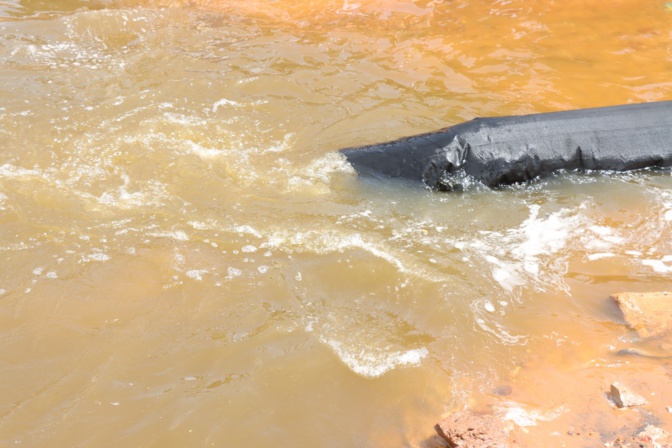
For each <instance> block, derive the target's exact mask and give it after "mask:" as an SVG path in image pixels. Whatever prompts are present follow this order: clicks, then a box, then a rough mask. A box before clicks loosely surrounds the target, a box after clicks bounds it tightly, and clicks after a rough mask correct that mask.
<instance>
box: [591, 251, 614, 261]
mask: <svg viewBox="0 0 672 448" xmlns="http://www.w3.org/2000/svg"><path fill="white" fill-rule="evenodd" d="M615 256H616V254H614V253H611V252H602V253H596V254H589V255H588V260H590V261H595V260H601V259H603V258H611V257H615Z"/></svg>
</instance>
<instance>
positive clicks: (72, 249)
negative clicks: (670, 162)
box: [0, 0, 672, 447]
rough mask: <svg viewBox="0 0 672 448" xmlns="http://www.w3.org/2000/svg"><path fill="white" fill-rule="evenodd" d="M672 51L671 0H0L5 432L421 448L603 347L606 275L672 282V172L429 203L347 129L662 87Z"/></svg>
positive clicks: (24, 441) (57, 441)
mask: <svg viewBox="0 0 672 448" xmlns="http://www.w3.org/2000/svg"><path fill="white" fill-rule="evenodd" d="M671 42H672V7H670V5H667V4H666V3H665V2H664V1H663V0H654V1H649V2H642V1H640V0H611V1H603V0H589V1H584V0H582V1H578V0H568V1H528V0H496V1H491V0H489V1H485V0H471V1H467V0H454V1H448V0H445V1H440V0H433V1H428V0H417V1H411V0H338V1H336V0H284V1H283V0H279V1H271V0H246V1H244V2H243V1H234V0H228V1H227V0H221V1H197V2H190V1H186V0H185V1H183V2H181V1H165V2H161V1H157V2H146V1H139V0H138V1H136V0H124V1H119V2H118V1H114V0H90V1H86V0H67V1H56V0H41V1H37V0H6V1H3V2H0V254H1V256H0V445H2V446H15V445H16V446H30V447H77V446H81V447H108V446H109V447H112V446H115V447H118V446H126V447H140V446H143V447H185V446H203V447H205V446H220V447H270V446H279V447H318V446H320V447H349V446H351V447H364V446H369V447H383V446H385V447H390V446H409V447H422V446H433V444H436V443H438V442H436V440H433V439H432V434H433V429H432V426H433V425H434V423H435V422H436V421H437V420H438V419H439V418H440V417H441V416H443V415H445V414H446V413H448V412H450V411H452V410H456V409H463V408H465V407H471V408H478V407H479V406H480V405H479V403H480V402H479V400H482V398H483V397H489V399H490V400H498V399H500V398H499V397H501V400H511V399H512V397H515V396H516V391H517V390H518V389H517V388H518V387H524V384H519V383H515V381H514V380H515V378H516V376H519V377H520V378H527V379H526V380H525V381H523V382H522V383H525V382H527V383H534V382H535V381H543V375H542V377H540V375H536V376H535V375H529V374H526V373H525V369H526V366H533V365H535V364H537V365H542V366H543V370H542V371H543V372H546V373H545V375H548V376H553V377H554V378H556V379H557V378H560V381H566V380H567V378H568V377H567V376H563V373H562V372H570V371H572V370H577V369H581V368H582V366H585V365H591V366H594V365H595V363H596V362H599V361H600V360H603V361H604V362H605V363H606V362H611V361H610V360H611V358H610V357H609V356H610V355H609V353H610V351H613V350H616V349H618V348H623V347H625V346H629V345H632V344H634V345H636V344H637V343H638V342H637V340H636V338H635V336H634V334H633V333H632V332H631V331H630V330H628V329H627V327H626V326H625V325H624V322H623V318H622V316H621V315H620V314H619V312H618V310H617V309H616V307H615V306H614V305H613V304H612V303H611V302H610V301H609V299H608V296H609V294H610V293H613V292H619V291H623V290H632V291H647V290H662V289H671V288H672V281H671V280H672V277H671V274H672V177H671V176H670V175H669V174H668V173H652V172H643V173H634V174H621V175H614V174H606V175H583V176H579V175H571V174H568V175H559V176H553V177H550V178H547V179H543V180H541V181H539V182H534V183H533V184H531V185H528V186H522V187H513V188H506V189H502V190H486V189H479V188H475V189H474V190H472V191H467V192H465V193H462V194H441V193H435V192H430V191H426V190H424V189H422V188H417V186H412V185H406V184H398V183H394V182H389V183H388V182H383V181H373V180H366V179H358V178H357V177H356V175H355V174H354V173H353V172H352V170H351V169H350V168H349V167H348V166H347V164H346V163H345V162H344V160H343V159H342V158H341V157H340V156H339V155H338V153H337V150H338V149H339V148H343V147H347V146H355V145H361V144H367V143H373V142H377V141H383V140H388V139H392V138H396V137H400V136H404V135H409V134H414V133H419V132H424V131H430V130H434V129H437V128H441V127H445V126H449V125H452V124H456V123H458V122H461V121H464V120H468V119H471V118H474V117H477V116H493V115H507V114H522V113H533V112H546V111H552V110H562V109H573V108H579V107H591V106H604V105H612V104H619V103H628V102H644V101H655V100H665V99H667V100H670V99H672V77H671V76H670V75H671V74H672V43H671ZM660 362H663V361H660ZM627 368H628V367H627V366H621V367H618V366H616V367H614V368H613V369H612V370H614V371H616V370H618V369H621V370H620V372H622V373H625V374H627V373H628V371H627ZM521 369H522V372H523V373H520V372H521ZM526 375H527V376H526ZM586 375H587V376H591V375H592V374H586ZM592 378H595V375H592ZM603 380H604V381H606V383H605V384H607V385H608V381H609V380H610V378H607V377H605V378H603ZM511 384H513V386H511ZM511 387H513V395H511V394H510V388H511ZM535 387H536V389H535V390H536V391H537V392H535V394H536V395H529V396H528V401H527V402H526V403H518V404H519V405H520V406H521V408H525V406H528V407H530V406H540V405H543V404H544V403H545V402H544V400H543V397H541V396H540V395H543V394H544V391H545V393H548V394H549V396H553V393H554V392H553V390H554V389H553V387H548V388H544V387H541V386H539V384H535ZM539 390H541V391H542V392H541V393H539V392H538V391H539ZM479 397H481V398H479ZM560 398H561V397H560V396H557V394H556V396H554V397H553V398H552V399H551V400H550V401H548V402H546V404H547V405H548V404H549V403H551V404H552V406H550V408H548V409H546V410H545V412H547V417H548V418H549V419H552V418H553V416H554V415H560V414H562V413H565V412H567V411H572V410H573V409H572V406H573V404H572V403H571V402H568V401H565V402H563V401H562V400H561V399H560ZM509 404H510V401H509ZM670 404H672V403H670ZM547 407H548V406H547ZM549 413H550V414H549ZM549 415H550V417H549Z"/></svg>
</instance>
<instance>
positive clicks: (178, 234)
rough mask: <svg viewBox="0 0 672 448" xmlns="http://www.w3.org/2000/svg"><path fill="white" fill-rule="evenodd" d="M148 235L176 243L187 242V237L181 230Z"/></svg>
mask: <svg viewBox="0 0 672 448" xmlns="http://www.w3.org/2000/svg"><path fill="white" fill-rule="evenodd" d="M149 235H150V236H154V237H157V238H172V239H174V240H177V241H189V235H187V234H186V233H185V232H183V231H182V230H173V231H164V232H151V233H150V234H149Z"/></svg>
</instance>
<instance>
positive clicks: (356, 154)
mask: <svg viewBox="0 0 672 448" xmlns="http://www.w3.org/2000/svg"><path fill="white" fill-rule="evenodd" d="M341 152H342V153H343V154H344V155H345V157H346V158H347V159H348V161H349V162H350V163H351V164H352V165H353V166H354V168H355V170H356V171H357V172H358V173H359V174H362V175H367V174H369V175H370V174H373V175H384V176H388V177H400V178H406V179H411V180H418V181H423V182H424V183H425V185H427V186H428V187H430V188H433V189H437V190H444V191H448V190H457V189H462V188H464V187H465V186H466V185H467V184H468V183H469V182H474V181H475V182H480V183H482V184H484V185H487V186H489V187H497V186H500V185H509V184H514V183H518V182H526V181H528V180H531V179H534V178H536V177H538V176H541V175H544V174H550V173H553V172H555V171H558V170H579V171H581V170H610V171H628V170H636V169H641V168H648V167H665V168H669V167H672V101H661V102H654V103H644V104H629V105H624V106H612V107H600V108H594V109H580V110H572V111H566V112H552V113H545V114H534V115H522V116H510V117H493V118H476V119H474V120H471V121H467V122H465V123H461V124H458V125H455V126H451V127H449V128H445V129H442V130H439V131H435V132H430V133H427V134H421V135H416V136H412V137H406V138H402V139H399V140H395V141H391V142H387V143H381V144H376V145H369V146H362V147H357V148H348V149H343V150H341Z"/></svg>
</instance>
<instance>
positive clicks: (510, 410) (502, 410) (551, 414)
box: [495, 402, 569, 427]
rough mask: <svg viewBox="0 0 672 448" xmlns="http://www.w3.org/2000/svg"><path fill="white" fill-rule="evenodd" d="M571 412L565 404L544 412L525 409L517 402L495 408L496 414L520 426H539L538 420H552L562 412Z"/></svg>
mask: <svg viewBox="0 0 672 448" xmlns="http://www.w3.org/2000/svg"><path fill="white" fill-rule="evenodd" d="M567 412H569V409H568V408H567V407H565V406H560V407H558V408H556V409H554V410H552V411H548V412H543V411H540V410H538V409H532V410H530V409H525V408H524V407H522V406H521V405H520V404H518V403H515V402H509V403H506V405H505V406H498V407H496V408H495V414H496V415H497V416H499V417H500V418H501V419H502V420H507V421H511V422H513V423H515V424H516V425H518V426H522V427H525V426H537V422H538V421H545V422H548V421H551V420H555V419H557V418H559V417H560V416H561V415H562V414H566V413H567Z"/></svg>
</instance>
